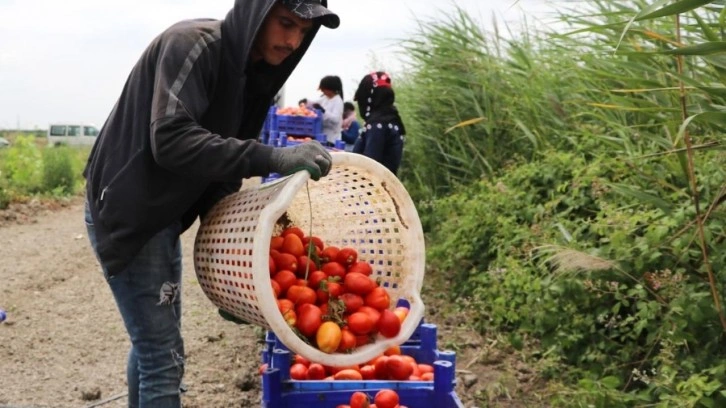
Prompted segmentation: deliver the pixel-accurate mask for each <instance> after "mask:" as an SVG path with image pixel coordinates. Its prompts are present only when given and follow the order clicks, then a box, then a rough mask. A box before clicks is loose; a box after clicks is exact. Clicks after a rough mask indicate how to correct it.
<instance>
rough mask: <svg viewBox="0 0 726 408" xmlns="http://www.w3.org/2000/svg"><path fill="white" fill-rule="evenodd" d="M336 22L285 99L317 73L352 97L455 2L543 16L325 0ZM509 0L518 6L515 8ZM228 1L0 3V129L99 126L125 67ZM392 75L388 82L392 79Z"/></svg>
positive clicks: (501, 4) (479, 1) (538, 4)
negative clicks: (168, 33)
mask: <svg viewBox="0 0 726 408" xmlns="http://www.w3.org/2000/svg"><path fill="white" fill-rule="evenodd" d="M329 3H330V8H331V10H333V11H335V12H336V13H337V14H338V15H339V16H340V19H341V26H340V27H339V28H338V29H336V30H329V29H326V28H323V29H321V31H320V33H319V34H318V36H317V38H316V39H315V41H314V42H313V45H312V46H311V48H310V49H309V51H308V53H307V54H306V55H305V57H304V58H303V60H302V62H301V63H300V65H299V66H298V68H297V70H296V71H295V72H294V73H293V75H292V76H291V77H290V79H289V81H288V83H287V85H286V93H285V97H286V102H287V104H288V105H290V104H294V103H296V102H297V101H298V100H299V99H301V98H304V97H307V98H316V97H318V96H319V92H318V91H317V85H318V83H319V81H320V78H322V77H323V76H325V75H338V76H340V77H341V79H342V80H343V84H344V93H345V97H346V99H350V97H351V96H352V94H353V92H354V87H355V85H356V84H357V83H358V81H359V80H360V78H361V77H362V76H363V75H364V74H365V73H366V72H368V71H370V70H371V69H373V68H377V69H378V68H380V69H385V70H391V71H394V72H395V71H396V70H398V69H400V63H399V60H398V56H397V53H396V51H397V46H396V44H397V42H398V40H400V39H402V38H408V37H410V35H411V34H413V33H414V32H415V30H416V24H417V20H423V21H430V20H432V19H435V18H436V17H437V16H442V15H444V14H445V13H450V12H451V11H452V10H453V9H454V8H455V5H458V6H459V7H461V8H463V9H465V10H466V11H468V12H469V14H470V15H471V16H472V17H474V18H475V19H477V20H478V21H481V22H482V24H483V25H484V26H485V27H486V26H490V25H491V21H492V17H493V16H496V18H497V19H498V20H499V21H502V22H503V21H507V22H509V23H510V24H516V23H517V22H518V21H521V20H522V17H523V16H525V15H526V16H527V20H528V21H529V22H530V23H531V22H532V21H531V20H530V19H542V18H543V17H544V16H545V14H544V13H545V11H546V6H545V5H544V4H543V3H544V1H542V0H519V2H517V1H515V0H457V1H455V2H454V1H450V0H449V1H447V0H329ZM515 3H516V4H515ZM232 4H233V0H0V129H15V128H16V127H18V126H20V128H24V129H33V128H39V129H45V128H47V125H48V123H49V122H52V121H83V122H91V123H95V124H97V125H99V126H100V125H102V124H103V122H104V121H105V119H106V116H107V115H108V113H109V112H110V110H111V108H112V107H113V105H114V103H115V102H116V99H117V98H118V95H119V93H120V91H121V88H122V87H123V84H124V82H125V80H126V77H127V76H128V73H129V71H130V69H131V68H132V67H133V65H134V64H135V63H136V60H137V59H138V57H139V56H140V54H141V53H142V52H143V50H144V49H145V48H146V46H147V45H148V43H149V42H150V41H151V40H152V39H153V38H154V37H155V36H156V35H157V34H159V33H160V32H161V31H163V30H164V29H165V28H166V27H168V26H169V25H171V24H173V23H175V22H177V21H179V20H183V19H188V18H197V17H211V18H219V19H221V18H224V16H225V15H226V13H227V11H228V10H229V9H230V8H231V6H232ZM394 80H395V78H394Z"/></svg>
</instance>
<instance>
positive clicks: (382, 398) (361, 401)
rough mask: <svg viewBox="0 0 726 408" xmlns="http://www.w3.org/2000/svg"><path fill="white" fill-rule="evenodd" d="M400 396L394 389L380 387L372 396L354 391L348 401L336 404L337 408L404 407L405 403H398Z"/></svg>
mask: <svg viewBox="0 0 726 408" xmlns="http://www.w3.org/2000/svg"><path fill="white" fill-rule="evenodd" d="M399 401H400V398H399V396H398V393H397V392H396V391H394V390H389V389H382V390H380V391H378V392H377V393H376V395H375V396H374V397H373V403H372V404H371V397H370V396H368V394H366V393H364V392H362V391H356V392H354V393H353V395H351V396H350V402H349V403H348V404H344V405H338V406H337V408H406V406H405V405H400V404H399Z"/></svg>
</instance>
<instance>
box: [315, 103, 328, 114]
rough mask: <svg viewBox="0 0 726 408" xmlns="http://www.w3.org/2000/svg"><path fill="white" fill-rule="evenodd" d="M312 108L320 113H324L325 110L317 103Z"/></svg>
mask: <svg viewBox="0 0 726 408" xmlns="http://www.w3.org/2000/svg"><path fill="white" fill-rule="evenodd" d="M313 108H314V109H318V110H320V112H323V113H325V108H323V107H322V106H321V105H320V104H319V103H314V104H313Z"/></svg>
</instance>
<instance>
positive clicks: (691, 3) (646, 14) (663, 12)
mask: <svg viewBox="0 0 726 408" xmlns="http://www.w3.org/2000/svg"><path fill="white" fill-rule="evenodd" d="M713 2H714V1H713V0H681V1H678V2H675V3H673V4H670V5H668V6H665V7H663V8H660V9H657V10H653V8H655V7H657V6H659V5H660V4H662V3H664V2H663V1H659V2H657V3H654V4H652V5H651V6H649V7H647V8H646V9H644V10H643V11H641V12H640V13H638V15H637V16H635V21H643V20H651V19H654V18H658V17H665V16H673V15H676V14H682V13H685V12H687V11H691V10H695V9H697V8H699V7H701V6H705V5H706V4H710V3H713ZM651 10H652V11H651Z"/></svg>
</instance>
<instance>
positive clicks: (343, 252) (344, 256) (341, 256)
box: [335, 248, 358, 267]
mask: <svg viewBox="0 0 726 408" xmlns="http://www.w3.org/2000/svg"><path fill="white" fill-rule="evenodd" d="M335 261H337V262H339V263H341V264H343V265H344V266H345V267H348V266H350V265H353V264H354V263H356V262H357V261H358V252H357V251H356V250H355V249H353V248H341V249H340V251H338V253H337V255H335Z"/></svg>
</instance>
